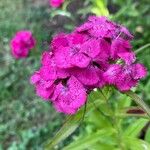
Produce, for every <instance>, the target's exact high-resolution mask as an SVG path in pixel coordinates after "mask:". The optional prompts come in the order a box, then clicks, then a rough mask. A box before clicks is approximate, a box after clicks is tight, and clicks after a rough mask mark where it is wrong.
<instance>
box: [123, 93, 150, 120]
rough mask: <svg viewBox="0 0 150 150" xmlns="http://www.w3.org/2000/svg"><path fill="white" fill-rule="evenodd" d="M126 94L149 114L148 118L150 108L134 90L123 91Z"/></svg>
mask: <svg viewBox="0 0 150 150" xmlns="http://www.w3.org/2000/svg"><path fill="white" fill-rule="evenodd" d="M125 94H126V95H128V96H129V97H131V98H132V99H133V100H134V101H135V102H136V103H137V104H138V105H139V106H140V107H141V108H142V109H143V110H144V111H145V112H146V113H147V115H148V116H149V118H150V108H149V107H148V106H147V105H146V104H145V103H144V101H143V100H142V99H141V98H139V97H138V96H137V95H136V94H135V93H134V92H132V91H127V92H125Z"/></svg>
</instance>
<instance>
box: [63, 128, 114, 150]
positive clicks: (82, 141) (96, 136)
mask: <svg viewBox="0 0 150 150" xmlns="http://www.w3.org/2000/svg"><path fill="white" fill-rule="evenodd" d="M113 131H114V130H112V129H109V130H99V131H97V132H95V133H92V134H90V135H87V136H85V137H84V138H83V137H82V138H79V139H78V140H76V141H74V142H73V143H71V144H70V145H69V146H67V147H65V148H64V149H63V150H84V149H87V148H89V146H91V145H93V144H95V143H96V142H98V141H100V140H101V139H103V138H104V137H105V136H110V135H111V134H112V133H113Z"/></svg>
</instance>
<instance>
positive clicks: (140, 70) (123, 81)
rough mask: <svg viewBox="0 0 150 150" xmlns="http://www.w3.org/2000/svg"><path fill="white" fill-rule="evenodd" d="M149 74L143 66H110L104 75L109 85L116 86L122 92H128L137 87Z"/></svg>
mask: <svg viewBox="0 0 150 150" xmlns="http://www.w3.org/2000/svg"><path fill="white" fill-rule="evenodd" d="M146 74H147V71H146V68H145V67H144V66H143V65H142V64H132V65H125V66H124V65H121V64H114V65H110V67H109V68H108V70H107V71H106V72H105V73H104V79H105V81H106V82H107V83H108V84H113V85H115V86H116V87H117V88H118V89H119V90H120V91H128V90H130V89H131V88H132V87H134V86H136V85H137V83H138V81H139V80H140V79H142V78H143V77H145V76H146Z"/></svg>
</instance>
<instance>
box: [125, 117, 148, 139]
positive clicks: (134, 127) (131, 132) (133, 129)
mask: <svg viewBox="0 0 150 150" xmlns="http://www.w3.org/2000/svg"><path fill="white" fill-rule="evenodd" d="M147 122H148V119H143V118H141V119H138V120H136V121H135V122H134V123H132V124H131V125H129V127H128V128H127V129H126V130H125V132H124V133H123V136H124V137H137V136H138V135H139V134H140V132H141V130H142V129H143V127H144V126H145V125H146V124H147Z"/></svg>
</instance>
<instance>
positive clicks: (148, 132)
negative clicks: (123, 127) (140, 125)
mask: <svg viewBox="0 0 150 150" xmlns="http://www.w3.org/2000/svg"><path fill="white" fill-rule="evenodd" d="M145 141H147V142H148V143H150V128H148V130H147V132H146V135H145Z"/></svg>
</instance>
